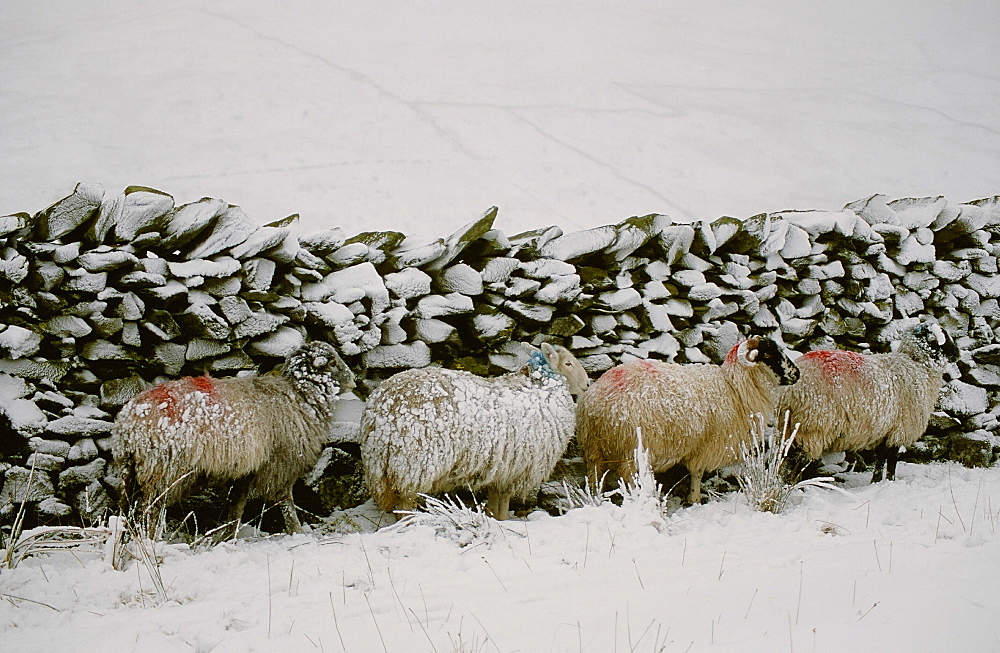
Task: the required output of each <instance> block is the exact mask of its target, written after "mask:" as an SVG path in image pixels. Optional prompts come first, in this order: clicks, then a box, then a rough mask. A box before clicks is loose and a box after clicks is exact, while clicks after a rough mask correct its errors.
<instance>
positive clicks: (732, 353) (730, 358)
mask: <svg viewBox="0 0 1000 653" xmlns="http://www.w3.org/2000/svg"><path fill="white" fill-rule="evenodd" d="M742 344H743V343H742V342H741V343H737V344H735V345H733V348H732V349H730V350H729V353H728V354H726V362H725V365H732V364H734V363H735V362H736V356H737V355H738V352H739V351H740V345H742Z"/></svg>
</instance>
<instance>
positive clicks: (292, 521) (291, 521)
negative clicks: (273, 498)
mask: <svg viewBox="0 0 1000 653" xmlns="http://www.w3.org/2000/svg"><path fill="white" fill-rule="evenodd" d="M281 516H282V517H284V518H285V532H286V533H288V534H289V535H294V534H295V533H302V532H303V530H302V522H300V521H299V513H298V512H297V511H296V510H295V500H294V499H293V498H292V489H291V488H288V496H286V497H285V498H284V499H282V500H281Z"/></svg>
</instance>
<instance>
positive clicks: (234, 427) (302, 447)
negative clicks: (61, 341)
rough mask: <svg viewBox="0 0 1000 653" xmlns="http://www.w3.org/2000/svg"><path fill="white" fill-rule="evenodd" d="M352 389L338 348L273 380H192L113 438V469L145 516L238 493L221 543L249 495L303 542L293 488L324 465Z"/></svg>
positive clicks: (169, 388) (122, 422)
mask: <svg viewBox="0 0 1000 653" xmlns="http://www.w3.org/2000/svg"><path fill="white" fill-rule="evenodd" d="M353 388H354V375H353V374H352V373H351V370H350V369H349V368H348V367H347V365H346V364H345V363H344V361H343V360H341V358H340V356H339V355H338V354H337V351H336V350H335V349H334V348H333V346H331V345H329V344H327V343H325V342H310V343H306V344H305V345H303V346H301V347H300V348H299V349H297V350H296V351H294V352H293V353H292V354H291V355H290V356H289V357H288V359H287V360H286V361H285V362H284V364H283V365H282V366H280V367H279V368H278V369H277V370H275V372H273V373H270V374H264V375H260V376H256V375H255V376H247V377H241V378H224V379H215V378H212V377H210V376H208V375H205V376H201V377H185V378H181V379H177V380H174V381H169V382H166V383H163V384H160V385H157V386H155V387H153V388H150V389H148V390H145V391H143V392H141V393H139V394H138V395H136V396H135V397H134V398H133V399H132V400H131V401H129V402H128V403H127V404H126V405H125V406H124V407H123V408H122V410H121V411H120V412H119V414H118V417H117V419H116V420H115V426H114V429H113V431H112V435H113V440H112V451H113V453H114V458H115V462H116V464H117V465H118V466H119V468H120V469H121V471H122V475H123V479H124V480H125V481H126V485H125V487H126V489H127V491H128V493H130V494H133V495H134V496H132V497H126V498H131V499H132V500H134V501H135V502H136V504H137V506H138V507H139V509H140V510H143V511H145V510H147V509H148V508H150V507H151V506H152V504H153V503H154V502H155V501H157V498H158V497H161V496H162V497H163V503H162V504H161V508H163V509H165V508H166V506H168V505H170V504H173V503H176V502H177V501H178V500H180V499H181V498H183V497H184V496H185V495H187V494H188V493H189V492H190V491H191V490H192V489H193V488H194V487H195V486H196V485H199V484H200V483H202V482H209V483H213V484H221V483H233V484H234V489H233V495H232V496H233V500H232V505H231V508H230V511H229V517H228V524H229V526H228V528H227V529H223V535H226V536H228V535H231V534H234V533H235V531H236V528H238V525H239V520H240V519H241V518H242V516H243V509H244V506H245V505H246V501H247V499H248V497H249V496H251V495H253V496H259V497H261V498H263V499H264V500H265V501H267V502H270V503H279V504H280V505H281V512H282V515H283V517H284V520H285V530H286V531H287V532H289V533H295V532H301V530H302V525H301V523H300V522H299V518H298V515H297V514H296V512H295V504H294V502H293V500H292V486H293V485H294V484H295V481H296V480H297V479H298V478H299V477H301V476H302V475H303V474H304V473H305V472H307V471H309V470H310V469H311V468H312V467H313V465H315V463H316V461H317V459H318V458H319V454H320V451H321V449H322V447H323V444H324V443H325V441H326V436H327V432H328V429H329V426H330V421H331V411H332V409H333V404H334V402H335V401H336V399H337V395H338V394H340V393H341V392H347V391H350V390H352V389H353ZM161 521H162V510H161ZM150 522H151V524H150V525H151V527H155V525H156V523H155V522H154V520H150ZM152 530H153V528H151V531H152ZM151 534H152V532H151Z"/></svg>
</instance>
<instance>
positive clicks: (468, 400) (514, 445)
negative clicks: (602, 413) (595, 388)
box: [361, 344, 589, 519]
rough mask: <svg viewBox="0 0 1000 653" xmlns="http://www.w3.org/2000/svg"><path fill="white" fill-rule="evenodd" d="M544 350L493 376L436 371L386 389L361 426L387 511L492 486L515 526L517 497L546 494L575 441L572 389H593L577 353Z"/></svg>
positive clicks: (408, 375)
mask: <svg viewBox="0 0 1000 653" xmlns="http://www.w3.org/2000/svg"><path fill="white" fill-rule="evenodd" d="M542 349H543V351H542V352H534V353H532V355H531V357H530V358H529V360H528V363H527V364H526V365H525V366H524V368H522V369H521V370H519V371H515V372H511V373H509V374H505V375H503V376H499V377H496V378H492V379H490V378H483V377H479V376H476V375H474V374H471V373H469V372H464V371H458V370H448V369H442V368H434V367H428V368H422V369H414V370H407V371H405V372H401V373H399V374H396V375H394V376H392V377H390V378H389V379H387V380H386V381H385V382H383V383H382V384H381V385H380V386H379V387H378V388H377V389H376V390H375V391H374V392H373V393H372V395H371V397H370V398H369V400H368V403H367V405H366V406H365V412H364V415H363V417H362V420H361V458H362V462H363V464H364V468H365V478H366V480H367V482H368V487H369V490H370V491H371V493H372V496H373V497H374V498H375V501H376V503H377V504H378V505H379V507H380V508H382V509H383V510H393V509H397V508H398V509H410V508H412V507H413V506H414V504H415V502H416V499H417V494H420V493H425V494H437V493H441V492H447V491H449V490H455V489H471V490H477V489H481V488H488V489H489V504H488V507H489V510H490V511H491V512H492V513H493V515H494V516H495V517H497V518H498V519H505V518H507V516H508V503H509V500H510V497H512V496H514V497H521V498H529V497H530V496H532V495H533V494H534V493H536V492H537V491H538V488H539V486H540V484H541V482H542V481H543V480H545V478H547V477H548V475H549V474H550V473H551V471H552V468H553V467H554V466H555V464H556V462H557V461H558V460H559V457H560V456H561V455H562V453H563V451H564V450H565V448H566V444H567V443H568V441H569V439H570V437H572V435H573V424H574V408H575V406H574V403H573V397H572V395H571V392H572V393H574V394H578V393H580V392H582V391H583V390H584V389H585V388H586V387H587V384H588V383H589V380H588V379H587V375H586V372H585V371H584V369H583V367H582V366H581V365H580V363H579V361H577V360H576V358H575V357H573V355H572V354H571V353H570V352H569V350H567V349H566V348H564V347H558V346H557V347H552V346H550V345H547V344H543V345H542Z"/></svg>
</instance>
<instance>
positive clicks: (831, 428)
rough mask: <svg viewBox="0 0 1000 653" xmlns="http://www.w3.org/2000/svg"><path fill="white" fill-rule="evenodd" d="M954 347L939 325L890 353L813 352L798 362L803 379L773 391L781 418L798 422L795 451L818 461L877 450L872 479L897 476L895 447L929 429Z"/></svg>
mask: <svg viewBox="0 0 1000 653" xmlns="http://www.w3.org/2000/svg"><path fill="white" fill-rule="evenodd" d="M957 356H958V349H957V348H956V346H955V344H954V342H953V341H952V340H951V338H949V337H948V335H947V334H946V333H945V332H944V330H943V329H942V328H941V327H940V325H938V324H936V323H933V322H923V323H920V324H917V325H916V326H914V327H912V328H911V329H909V330H908V331H906V332H905V333H904V334H903V337H902V339H901V341H900V344H899V347H898V348H897V350H896V351H895V352H892V353H888V354H870V355H862V354H859V353H856V352H849V351H843V350H816V351H811V352H809V353H807V354H803V355H802V356H801V357H799V359H798V360H797V361H796V363H797V364H798V366H799V370H800V371H801V373H802V378H801V380H800V381H799V382H798V383H796V384H795V385H794V386H791V387H789V388H785V389H782V390H781V391H780V392H779V403H778V411H779V414H782V413H784V412H785V411H786V410H787V411H789V413H790V414H791V422H792V423H795V422H798V423H799V431H798V435H797V436H796V445H797V447H798V448H800V449H801V450H802V452H803V453H804V454H805V455H806V456H807V457H808V458H810V459H813V460H816V459H818V458H820V457H821V456H823V455H824V454H826V453H831V452H836V451H863V450H867V449H874V450H875V471H874V472H873V474H872V481H873V482H877V481H880V480H881V479H882V470H883V466H885V467H886V477H887V478H888V479H889V480H892V479H893V478H894V477H895V471H896V460H897V457H898V455H899V448H900V447H905V446H910V445H911V444H913V443H914V442H916V441H917V440H918V439H919V438H920V436H922V435H923V434H924V431H926V430H927V423H928V421H929V420H930V416H931V413H932V412H933V410H934V406H935V405H936V404H937V401H938V394H939V393H940V391H941V386H942V384H943V371H944V366H945V365H946V364H947V362H948V360H949V359H954V358H957Z"/></svg>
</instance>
